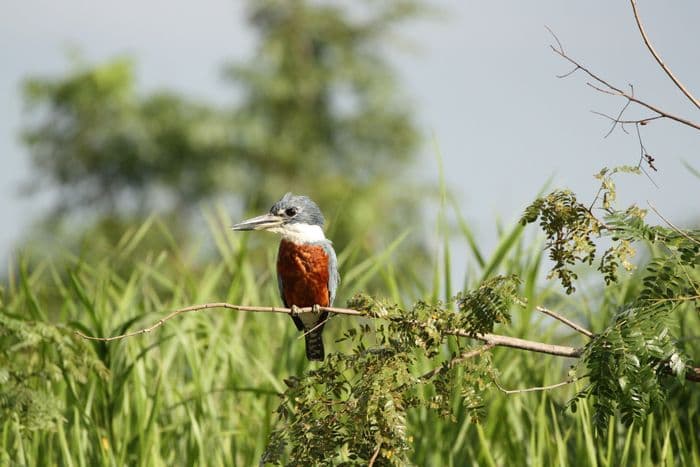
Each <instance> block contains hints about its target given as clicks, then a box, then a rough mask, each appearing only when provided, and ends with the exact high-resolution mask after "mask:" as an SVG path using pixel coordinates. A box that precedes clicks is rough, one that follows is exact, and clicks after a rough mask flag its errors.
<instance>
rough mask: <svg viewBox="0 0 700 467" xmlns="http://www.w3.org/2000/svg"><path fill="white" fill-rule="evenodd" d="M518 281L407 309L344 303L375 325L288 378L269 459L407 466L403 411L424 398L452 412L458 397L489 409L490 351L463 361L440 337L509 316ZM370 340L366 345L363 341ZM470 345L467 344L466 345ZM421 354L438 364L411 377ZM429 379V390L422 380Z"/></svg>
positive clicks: (469, 406) (366, 300)
mask: <svg viewBox="0 0 700 467" xmlns="http://www.w3.org/2000/svg"><path fill="white" fill-rule="evenodd" d="M516 287H517V280H515V279H514V278H512V277H496V278H493V279H491V280H489V281H487V282H485V283H484V284H482V285H481V286H480V287H479V288H477V289H476V290H474V291H471V292H468V293H462V294H459V295H458V296H457V297H455V298H454V299H453V301H452V302H454V303H456V305H457V309H458V311H453V310H452V307H451V305H452V304H453V303H452V302H451V303H436V304H428V303H426V302H418V303H416V304H415V305H414V306H413V307H412V308H410V309H401V308H399V307H398V306H396V305H392V304H388V303H384V302H381V301H378V300H374V299H372V298H370V297H368V296H365V295H359V296H356V297H355V298H354V299H353V300H351V302H350V303H349V304H348V305H349V306H350V307H352V308H354V309H357V310H361V311H364V312H365V313H366V315H367V317H370V318H381V319H376V320H375V321H374V326H375V328H374V329H372V326H371V325H370V324H363V325H361V326H359V327H358V328H352V329H350V330H349V331H347V333H346V334H345V336H344V337H343V340H349V341H352V342H353V344H354V346H353V350H352V352H350V353H347V354H332V355H330V356H328V357H327V359H326V360H325V361H324V363H323V364H322V366H321V367H320V368H318V369H316V370H312V371H308V372H307V373H305V374H304V375H303V376H302V377H299V378H291V379H289V380H287V385H288V389H287V390H286V391H285V393H284V395H283V397H282V403H281V404H280V406H279V408H278V409H277V416H278V423H277V428H276V429H275V431H274V432H273V433H272V436H271V439H270V443H269V445H268V447H267V450H266V452H265V455H264V457H263V461H264V462H270V463H284V464H285V465H318V464H322V463H332V464H341V465H367V463H368V462H369V460H370V459H372V458H373V457H374V458H375V461H376V465H406V463H407V462H408V457H407V456H408V453H409V451H410V446H411V439H410V437H409V435H408V434H407V427H406V417H407V411H408V410H410V409H411V408H414V407H418V406H422V407H428V408H431V409H433V410H436V411H438V412H439V413H440V414H441V415H443V416H446V417H453V416H454V414H453V411H454V403H453V402H454V399H455V397H457V398H461V399H462V401H463V406H464V407H465V408H466V410H467V411H468V415H469V416H470V417H471V418H472V419H475V420H476V419H478V418H479V417H480V416H481V414H482V410H483V400H482V397H483V392H484V391H485V390H486V389H487V387H488V386H489V384H490V382H491V380H492V373H493V369H492V368H491V359H490V357H489V355H488V353H487V352H484V353H480V354H478V355H475V356H474V357H473V358H469V359H460V354H454V355H450V356H449V357H448V358H445V351H444V346H443V344H444V342H445V340H446V339H447V337H448V336H450V335H452V334H453V333H454V331H455V330H457V329H460V330H462V331H467V332H469V333H472V334H477V333H483V332H489V331H491V330H493V327H494V325H495V324H497V323H505V322H508V320H509V307H510V304H511V303H512V300H513V298H514V297H515V290H516ZM370 338H371V340H373V341H374V345H373V346H371V347H370V346H368V344H367V341H368V339H370ZM469 350H473V349H469V348H467V349H466V350H465V351H469ZM418 358H428V359H430V361H431V362H433V366H434V368H435V369H434V370H433V371H431V372H430V373H428V374H425V375H415V374H414V373H413V372H412V371H411V369H412V368H413V367H414V366H415V364H416V361H417V359H418ZM424 386H430V388H431V391H421V390H420V388H422V387H424Z"/></svg>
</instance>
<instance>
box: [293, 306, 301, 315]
mask: <svg viewBox="0 0 700 467" xmlns="http://www.w3.org/2000/svg"><path fill="white" fill-rule="evenodd" d="M291 309H292V311H291V313H290V314H291V315H292V318H296V317H298V316H299V315H300V314H301V308H299V307H298V306H296V305H292V307H291Z"/></svg>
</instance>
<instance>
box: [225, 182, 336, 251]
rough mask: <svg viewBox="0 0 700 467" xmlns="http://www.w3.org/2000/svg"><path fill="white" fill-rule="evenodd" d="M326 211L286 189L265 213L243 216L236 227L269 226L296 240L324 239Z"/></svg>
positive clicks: (271, 230)
mask: <svg viewBox="0 0 700 467" xmlns="http://www.w3.org/2000/svg"><path fill="white" fill-rule="evenodd" d="M323 223H324V219H323V214H321V210H320V209H319V208H318V206H317V205H316V203H314V202H313V201H312V200H311V198H309V197H308V196H300V195H293V194H292V193H287V194H286V195H284V196H283V197H282V199H280V200H279V201H277V202H276V203H275V204H273V205H272V207H271V208H270V211H269V212H268V213H267V214H263V215H262V216H257V217H253V218H251V219H247V220H244V221H243V222H239V223H238V224H236V225H234V226H233V227H232V229H233V230H267V231H269V232H274V233H278V234H281V235H282V237H284V238H286V239H288V240H292V241H295V242H298V243H299V242H315V241H321V240H325V239H326V237H325V236H324V234H323Z"/></svg>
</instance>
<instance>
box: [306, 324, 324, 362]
mask: <svg viewBox="0 0 700 467" xmlns="http://www.w3.org/2000/svg"><path fill="white" fill-rule="evenodd" d="M304 337H305V339H306V358H308V359H309V360H323V358H324V357H325V352H324V350H323V335H322V329H316V330H314V331H312V332H310V333H308V334H306V336H304Z"/></svg>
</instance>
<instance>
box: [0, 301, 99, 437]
mask: <svg viewBox="0 0 700 467" xmlns="http://www.w3.org/2000/svg"><path fill="white" fill-rule="evenodd" d="M38 355H42V356H44V358H41V359H39V358H36V357H37V356H38ZM47 357H48V358H47ZM91 372H95V373H97V374H98V375H100V376H102V377H106V376H107V370H106V369H105V367H104V365H103V364H102V363H101V361H100V360H99V359H98V358H97V357H96V356H95V355H94V352H92V351H91V349H90V348H89V346H88V345H87V344H86V343H85V341H83V340H82V339H79V338H77V337H75V336H74V335H73V332H72V331H71V330H68V329H66V328H63V327H59V326H53V325H51V324H47V323H43V322H40V321H34V320H24V319H20V318H18V317H17V316H16V315H12V314H10V312H9V310H8V308H7V307H5V306H2V307H1V308H0V419H2V420H4V421H10V420H11V421H14V423H15V424H16V425H15V426H16V427H17V428H19V429H20V430H30V431H33V430H47V431H51V430H54V429H55V428H56V425H57V423H58V422H59V420H61V419H62V407H61V403H60V401H59V399H58V398H57V397H56V396H55V393H56V391H55V390H54V389H53V388H52V386H53V385H60V384H62V382H63V381H64V380H66V379H70V380H74V381H77V382H83V383H84V382H85V381H86V380H87V376H88V374H89V373H91Z"/></svg>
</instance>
